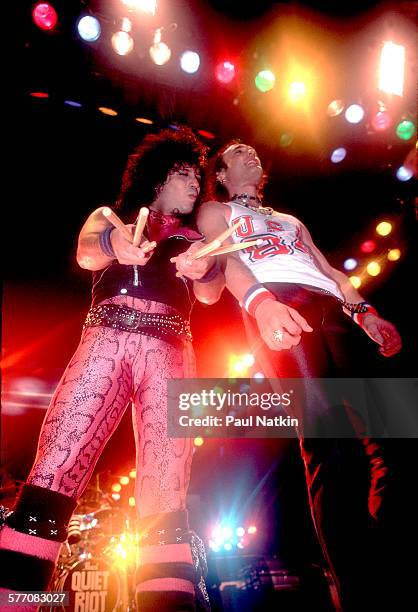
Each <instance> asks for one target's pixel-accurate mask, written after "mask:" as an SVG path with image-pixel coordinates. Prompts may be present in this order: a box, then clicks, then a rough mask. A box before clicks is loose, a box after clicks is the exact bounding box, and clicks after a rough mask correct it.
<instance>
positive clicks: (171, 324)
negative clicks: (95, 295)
mask: <svg viewBox="0 0 418 612" xmlns="http://www.w3.org/2000/svg"><path fill="white" fill-rule="evenodd" d="M96 326H104V327H112V328H114V329H118V330H120V331H126V332H136V333H139V334H144V335H146V336H152V337H153V338H158V339H160V340H165V341H166V342H168V343H169V344H172V345H174V346H176V347H177V346H179V344H181V343H182V342H185V341H186V340H188V341H191V340H192V334H191V332H190V325H189V322H188V321H186V320H185V319H183V317H181V316H180V315H167V314H159V313H152V312H141V311H140V310H135V308H129V307H128V306H117V305H116V304H98V305H97V306H92V307H91V308H90V310H89V312H88V313H87V317H86V320H85V322H84V326H83V329H84V328H86V327H96Z"/></svg>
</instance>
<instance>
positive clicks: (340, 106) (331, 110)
mask: <svg viewBox="0 0 418 612" xmlns="http://www.w3.org/2000/svg"><path fill="white" fill-rule="evenodd" d="M343 110H344V102H343V101H342V100H333V101H332V102H330V103H329V104H328V108H327V115H328V116H329V117H337V116H338V115H341V113H342V112H343Z"/></svg>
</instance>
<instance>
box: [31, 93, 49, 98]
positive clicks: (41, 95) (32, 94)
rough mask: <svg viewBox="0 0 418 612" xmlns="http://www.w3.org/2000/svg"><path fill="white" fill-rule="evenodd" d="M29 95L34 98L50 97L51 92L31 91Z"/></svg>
mask: <svg viewBox="0 0 418 612" xmlns="http://www.w3.org/2000/svg"><path fill="white" fill-rule="evenodd" d="M29 95H30V96H32V98H49V93H46V91H31V92H30V94H29Z"/></svg>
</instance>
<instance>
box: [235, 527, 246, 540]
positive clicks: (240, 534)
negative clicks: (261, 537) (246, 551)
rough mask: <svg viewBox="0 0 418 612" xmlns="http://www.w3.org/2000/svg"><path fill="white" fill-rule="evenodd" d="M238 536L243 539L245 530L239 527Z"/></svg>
mask: <svg viewBox="0 0 418 612" xmlns="http://www.w3.org/2000/svg"><path fill="white" fill-rule="evenodd" d="M235 533H236V534H237V536H238V537H239V538H242V536H243V535H245V529H244V527H237V529H236V532H235Z"/></svg>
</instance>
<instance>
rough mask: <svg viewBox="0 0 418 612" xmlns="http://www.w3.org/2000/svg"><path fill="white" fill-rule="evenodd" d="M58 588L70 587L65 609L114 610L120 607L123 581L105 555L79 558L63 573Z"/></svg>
mask: <svg viewBox="0 0 418 612" xmlns="http://www.w3.org/2000/svg"><path fill="white" fill-rule="evenodd" d="M54 590H56V591H68V593H69V606H65V608H54V610H65V612H113V611H116V610H121V581H120V578H119V575H118V572H117V570H115V569H114V568H112V567H111V566H110V564H109V563H107V562H106V561H103V560H102V559H97V558H91V559H85V560H83V561H78V562H77V563H75V564H74V565H72V566H71V567H69V568H68V569H67V570H65V571H64V573H63V574H62V575H61V576H60V578H59V580H58V581H57V583H56V586H55V587H54Z"/></svg>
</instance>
